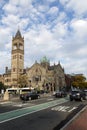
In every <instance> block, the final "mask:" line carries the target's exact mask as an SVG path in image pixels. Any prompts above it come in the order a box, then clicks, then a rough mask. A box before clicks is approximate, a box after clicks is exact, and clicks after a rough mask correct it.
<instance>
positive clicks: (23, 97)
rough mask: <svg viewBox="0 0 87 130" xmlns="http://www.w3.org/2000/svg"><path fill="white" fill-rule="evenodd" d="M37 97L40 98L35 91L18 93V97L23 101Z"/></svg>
mask: <svg viewBox="0 0 87 130" xmlns="http://www.w3.org/2000/svg"><path fill="white" fill-rule="evenodd" d="M38 98H40V95H39V94H37V92H29V93H24V94H20V99H21V100H24V101H27V100H33V99H38Z"/></svg>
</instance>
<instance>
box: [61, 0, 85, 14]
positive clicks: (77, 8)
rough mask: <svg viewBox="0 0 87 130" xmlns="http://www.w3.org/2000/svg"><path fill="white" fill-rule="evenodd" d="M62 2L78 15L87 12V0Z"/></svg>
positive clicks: (64, 0) (65, 0)
mask: <svg viewBox="0 0 87 130" xmlns="http://www.w3.org/2000/svg"><path fill="white" fill-rule="evenodd" d="M60 3H62V4H63V5H64V7H65V8H66V9H68V11H69V10H70V11H71V10H72V11H74V12H75V15H76V16H80V15H82V16H83V15H84V14H86V13H87V0H84V2H83V1H82V0H60Z"/></svg>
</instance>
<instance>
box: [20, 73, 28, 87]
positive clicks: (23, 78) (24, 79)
mask: <svg viewBox="0 0 87 130" xmlns="http://www.w3.org/2000/svg"><path fill="white" fill-rule="evenodd" d="M18 84H19V87H20V88H23V87H27V86H28V78H27V76H26V75H20V77H19V79H18Z"/></svg>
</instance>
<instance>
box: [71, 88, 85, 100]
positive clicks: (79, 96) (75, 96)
mask: <svg viewBox="0 0 87 130" xmlns="http://www.w3.org/2000/svg"><path fill="white" fill-rule="evenodd" d="M69 98H70V101H73V100H80V101H82V100H83V99H84V93H83V92H82V91H81V90H72V91H71V92H70V95H69Z"/></svg>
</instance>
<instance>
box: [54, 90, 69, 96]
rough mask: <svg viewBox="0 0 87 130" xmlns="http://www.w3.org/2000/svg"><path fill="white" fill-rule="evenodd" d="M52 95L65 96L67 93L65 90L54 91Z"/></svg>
mask: <svg viewBox="0 0 87 130" xmlns="http://www.w3.org/2000/svg"><path fill="white" fill-rule="evenodd" d="M54 96H55V97H56V98H57V97H61V98H62V97H66V96H67V93H66V91H56V92H55V94H54Z"/></svg>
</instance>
